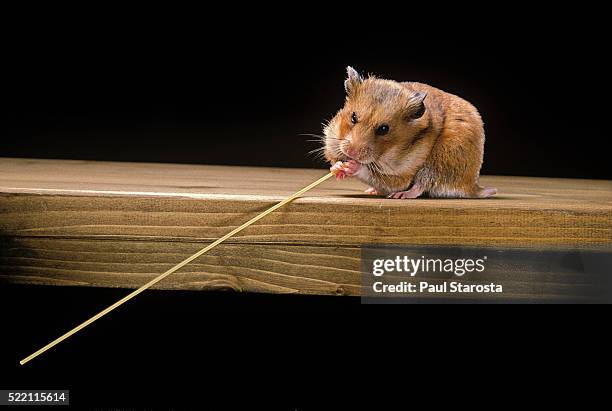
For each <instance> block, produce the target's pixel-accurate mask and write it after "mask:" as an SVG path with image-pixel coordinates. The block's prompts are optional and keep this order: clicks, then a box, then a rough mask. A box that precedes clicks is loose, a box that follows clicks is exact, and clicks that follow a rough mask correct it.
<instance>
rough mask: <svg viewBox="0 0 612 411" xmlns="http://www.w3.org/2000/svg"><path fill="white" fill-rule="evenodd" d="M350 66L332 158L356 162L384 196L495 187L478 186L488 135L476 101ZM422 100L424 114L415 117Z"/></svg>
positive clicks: (479, 191) (334, 124)
mask: <svg viewBox="0 0 612 411" xmlns="http://www.w3.org/2000/svg"><path fill="white" fill-rule="evenodd" d="M347 70H348V78H347V80H346V82H345V87H346V91H347V96H346V102H345V105H344V107H343V108H342V109H341V110H340V111H339V112H338V113H337V114H336V116H335V117H334V118H333V119H332V120H331V121H330V123H329V125H327V126H326V127H325V130H324V133H325V137H326V138H325V157H326V158H327V160H328V161H329V162H330V163H332V164H334V163H335V162H337V161H348V160H351V159H353V160H357V161H358V162H359V163H361V168H360V170H359V171H358V172H357V173H356V174H355V176H356V177H358V178H359V179H360V180H362V181H364V182H365V183H367V184H369V185H370V186H372V187H373V188H374V189H376V191H378V192H379V193H382V194H392V193H396V192H401V191H404V190H408V189H409V188H411V187H414V188H415V189H416V188H418V189H419V190H417V192H418V194H417V195H420V192H421V191H422V192H423V193H424V194H427V195H428V196H430V197H454V198H457V197H488V196H491V195H493V194H494V193H495V189H484V188H482V187H480V186H479V185H478V177H479V173H480V167H481V165H482V159H483V151H484V140H485V138H484V128H483V123H482V120H481V118H480V114H479V113H478V111H477V110H476V108H475V107H474V106H472V105H471V104H470V103H468V102H467V101H465V100H463V99H461V98H460V97H457V96H455V95H453V94H449V93H446V92H444V91H442V90H439V89H437V88H435V87H431V86H428V85H426V84H421V83H398V82H395V81H391V80H383V79H379V78H376V77H373V76H371V77H369V78H366V79H363V78H361V76H359V75H358V74H357V72H355V71H354V70H353V69H352V68H350V67H349V68H347ZM423 98H424V100H423ZM422 104H424V106H425V112H424V114H423V115H422V116H421V117H420V118H414V116H415V115H417V114H415V113H416V112H418V110H419V108H421V107H422ZM353 112H355V113H356V114H357V117H358V122H357V124H352V122H351V115H352V113H353ZM381 124H387V125H388V126H389V133H388V134H387V135H376V134H375V130H376V128H377V127H379V126H380V125H381ZM349 153H350V154H352V155H349Z"/></svg>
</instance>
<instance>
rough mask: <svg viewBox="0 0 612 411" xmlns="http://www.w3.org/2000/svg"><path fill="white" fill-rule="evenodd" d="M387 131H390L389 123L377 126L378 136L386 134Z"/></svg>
mask: <svg viewBox="0 0 612 411" xmlns="http://www.w3.org/2000/svg"><path fill="white" fill-rule="evenodd" d="M387 133H389V126H388V125H386V124H381V125H380V126H378V127H376V135H377V136H384V135H385V134H387Z"/></svg>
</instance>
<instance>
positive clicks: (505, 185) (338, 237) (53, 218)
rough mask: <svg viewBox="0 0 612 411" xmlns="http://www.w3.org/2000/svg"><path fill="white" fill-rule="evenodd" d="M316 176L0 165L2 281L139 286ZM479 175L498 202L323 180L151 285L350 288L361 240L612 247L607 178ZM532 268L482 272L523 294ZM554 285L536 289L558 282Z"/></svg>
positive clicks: (51, 163)
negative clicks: (381, 194)
mask: <svg viewBox="0 0 612 411" xmlns="http://www.w3.org/2000/svg"><path fill="white" fill-rule="evenodd" d="M324 173H325V171H324V170H301V169H278V168H254V167H221V166H195V165H170V164H145V163H138V164H136V163H109V162H88V161H55V160H28V159H0V241H1V242H2V246H1V249H0V266H1V269H0V280H2V281H8V282H19V283H36V284H54V285H62V284H66V285H84V286H85V285H87V286H103V287H129V288H135V287H137V286H139V285H142V284H143V283H145V282H146V281H148V280H150V279H151V278H153V277H154V276H155V275H157V274H159V273H161V272H163V271H164V270H166V269H168V268H169V267H170V266H172V265H173V264H175V263H177V262H179V261H181V260H182V259H183V258H185V257H187V256H188V255H190V254H192V253H194V252H195V251H197V250H198V249H200V248H202V247H203V246H204V245H206V243H207V242H210V241H212V240H214V239H216V238H218V237H220V236H221V235H223V234H225V233H226V232H228V231H229V230H231V229H232V228H235V227H237V226H238V225H240V224H242V223H243V222H244V221H246V220H247V219H249V218H251V217H253V216H254V215H255V214H256V213H258V212H261V211H263V210H264V209H266V208H267V207H269V206H271V205H272V204H274V203H275V202H277V201H280V200H282V199H283V198H284V197H286V196H287V195H289V194H291V193H293V192H295V191H296V190H298V189H299V188H301V187H303V186H305V185H307V184H309V183H310V182H312V181H314V180H315V179H316V178H318V177H320V176H321V175H323V174H324ZM481 182H482V184H483V185H487V186H494V187H497V188H498V190H499V193H500V194H499V196H497V197H496V198H493V199H487V200H432V199H419V200H410V201H407V200H388V199H384V198H378V197H370V196H367V195H364V194H362V192H363V189H364V188H365V187H363V186H362V185H361V184H360V183H359V182H357V181H344V182H335V181H329V182H326V183H324V184H323V185H322V186H320V187H318V188H316V189H314V190H312V191H311V192H309V193H307V195H306V196H305V197H303V198H301V199H298V200H296V201H295V202H293V203H292V204H290V205H288V206H287V207H285V208H283V209H281V210H278V211H277V212H275V213H273V214H272V215H270V216H268V217H266V218H265V219H264V220H262V221H261V222H259V223H257V224H256V225H254V226H252V227H249V228H247V229H246V230H244V231H243V232H242V233H240V234H239V235H237V236H236V237H235V238H232V239H230V240H228V242H227V243H225V244H224V245H222V246H220V247H219V248H218V249H216V250H214V251H212V252H211V254H210V255H205V256H202V257H201V259H199V260H197V261H195V262H194V263H192V264H190V265H189V266H187V267H185V268H184V269H182V270H181V271H180V272H178V273H175V274H173V275H172V276H170V277H169V278H168V279H166V280H164V281H163V282H161V283H160V284H158V288H167V289H202V290H210V289H230V290H237V291H255V292H279V293H307V294H329V295H358V294H359V293H360V277H359V271H360V270H359V260H360V247H361V246H362V245H364V244H371V243H379V244H411V245H417V244H425V245H431V246H441V245H460V246H484V247H509V248H516V247H519V248H528V249H563V248H571V249H583V248H585V249H586V248H592V247H599V248H602V247H603V248H605V249H608V248H609V247H611V245H612V228H611V221H612V182H610V181H601V180H569V179H545V178H528V177H492V176H484V177H482V180H481ZM527 274H528V273H508V272H503V270H500V271H499V272H498V273H492V274H491V275H492V276H494V277H495V276H497V277H496V278H497V279H499V280H500V281H504V282H505V283H507V284H508V286H509V287H510V290H511V293H512V294H513V295H516V296H521V295H532V294H533V292H529V289H532V288H529V287H528V285H529V283H530V282H531V283H532V284H533V278H531V279H529V276H528V275H527ZM532 277H533V276H532ZM549 280H550V279H549ZM549 282H550V283H551V284H553V286H552V288H549V289H547V290H545V291H546V292H542V289H540V292H539V294H538V295H554V294H555V293H558V292H560V291H559V290H562V284H560V283H559V287H556V288H555V286H554V281H549ZM513 287H514V288H513Z"/></svg>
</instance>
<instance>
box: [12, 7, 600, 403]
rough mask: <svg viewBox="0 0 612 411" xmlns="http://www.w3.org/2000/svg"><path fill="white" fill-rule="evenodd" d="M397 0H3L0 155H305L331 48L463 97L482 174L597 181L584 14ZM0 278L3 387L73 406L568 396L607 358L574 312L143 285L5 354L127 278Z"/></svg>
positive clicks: (197, 158)
mask: <svg viewBox="0 0 612 411" xmlns="http://www.w3.org/2000/svg"><path fill="white" fill-rule="evenodd" d="M408 6H409V7H408V8H407V9H403V8H402V9H399V8H397V9H396V8H394V7H396V6H393V7H391V6H385V5H380V6H376V5H367V6H360V5H357V4H350V3H347V4H344V5H342V6H341V7H339V8H338V9H336V10H335V12H334V11H333V10H330V8H331V6H330V5H329V4H328V5H325V6H319V7H315V6H314V5H313V7H312V8H308V10H307V9H306V8H304V6H302V5H296V4H293V5H287V6H280V5H278V6H273V7H269V8H267V7H265V6H263V5H256V6H252V7H251V8H247V6H244V5H240V4H232V5H231V9H232V10H229V11H227V10H226V11H220V10H219V9H216V8H215V9H213V8H212V6H208V5H206V4H201V5H200V7H201V8H199V9H193V10H187V9H185V10H180V11H170V10H166V9H161V10H156V12H154V13H151V10H150V9H149V8H142V9H140V10H135V11H129V12H128V11H127V10H125V9H114V10H102V9H98V10H82V9H79V8H65V9H62V10H58V9H57V8H56V7H58V6H55V5H54V6H53V7H54V8H53V9H52V10H41V9H36V10H34V9H33V8H32V9H30V10H26V11H20V12H19V13H17V12H15V13H12V12H8V11H7V12H6V14H5V15H4V17H5V20H6V21H5V24H4V25H3V27H2V31H3V40H4V41H3V49H2V58H3V70H4V74H3V77H2V78H3V80H2V82H3V90H2V100H3V113H2V114H3V117H4V121H2V123H1V125H0V126H1V127H2V143H1V146H0V147H1V148H0V156H19V157H40V158H71V159H95V160H119V161H154V162H185V163H202V164H239V165H243V164H244V165H262V166H283V167H323V165H322V164H321V163H317V162H316V161H314V160H313V159H311V158H309V157H308V156H307V155H306V152H307V151H308V150H310V149H312V148H314V147H315V144H314V143H311V142H308V141H307V140H308V139H309V137H305V136H301V135H300V134H301V133H319V132H320V129H321V127H320V123H321V122H322V121H323V120H324V119H326V118H329V117H331V116H332V115H333V114H334V112H335V111H336V110H337V109H338V108H339V107H340V105H341V104H342V101H343V87H342V81H343V78H344V70H345V69H344V67H345V66H346V65H348V64H350V65H353V66H355V67H356V68H358V69H359V70H361V71H365V72H373V73H376V74H378V75H380V76H384V77H388V78H393V79H397V80H417V81H423V82H427V83H430V84H432V85H434V86H438V87H440V88H442V89H444V90H447V91H449V92H453V93H455V94H458V95H461V96H463V97H465V98H466V99H468V100H470V101H471V102H473V103H474V104H475V105H476V106H477V107H478V108H479V109H480V111H481V113H482V115H483V117H484V120H485V123H486V130H487V138H488V139H487V145H486V157H485V164H484V167H483V173H487V174H505V175H534V176H561V177H582V178H610V170H609V166H608V164H609V160H608V153H607V150H606V149H605V147H606V143H607V139H608V137H609V135H608V129H607V125H606V118H607V110H608V107H607V104H606V102H607V95H606V93H607V91H608V88H609V87H608V79H607V73H608V72H609V70H608V67H607V63H606V62H604V56H605V55H606V54H607V53H608V45H607V42H606V40H605V38H604V33H605V31H606V30H605V29H606V24H607V23H606V22H604V21H602V20H603V17H605V13H603V12H601V11H597V10H588V9H587V8H586V6H583V8H582V9H576V8H575V7H573V8H567V9H562V8H561V7H560V6H556V7H555V8H552V7H551V8H547V9H544V10H540V11H536V10H534V8H533V7H534V6H533V5H520V4H517V3H513V5H512V7H511V8H509V6H506V7H504V6H498V5H496V6H495V7H496V9H487V8H486V7H485V6H481V7H479V8H478V9H477V10H476V9H475V10H467V9H462V10H452V9H450V8H447V6H442V5H436V10H432V11H423V10H416V8H415V7H414V6H413V5H408ZM397 7H399V6H397ZM51 11H53V13H51ZM444 11H445V13H443V12H444ZM477 11H478V12H479V13H478V14H476V12H477ZM600 17H601V18H600ZM0 291H1V292H0V309H1V312H2V313H3V332H2V340H3V345H4V346H3V347H2V363H1V370H2V371H1V372H0V376H1V377H2V378H1V381H0V383H1V384H2V386H3V387H6V388H42V389H44V388H69V389H71V390H72V400H73V404H76V405H77V406H79V407H81V408H84V407H91V406H93V405H98V406H102V407H110V406H123V407H136V406H142V405H143V404H147V405H149V406H158V407H160V406H164V405H170V404H172V405H181V406H188V405H190V404H191V405H194V404H200V406H199V407H195V408H198V409H201V408H205V406H204V405H208V404H210V403H211V402H213V401H215V402H218V401H221V402H222V403H223V404H225V405H230V406H231V405H235V404H237V403H244V404H247V406H246V407H248V409H251V407H252V404H256V403H261V402H270V401H272V402H274V401H277V400H284V404H285V405H289V406H290V407H291V408H287V409H293V408H295V407H297V408H298V409H303V408H304V407H305V406H306V405H307V404H313V403H316V402H319V400H321V399H322V397H325V400H324V401H323V403H324V404H326V405H330V404H340V405H341V407H340V408H345V407H346V404H348V403H354V402H357V403H360V404H361V405H363V404H364V403H365V402H379V401H388V400H391V401H399V402H401V403H403V404H412V403H413V402H416V401H419V400H425V401H428V403H429V404H430V405H432V404H437V405H440V404H443V403H445V402H450V403H452V404H453V405H456V404H458V403H461V402H463V403H465V402H468V403H470V404H471V405H474V403H476V402H481V403H482V402H483V401H484V402H485V403H487V401H489V402H488V404H489V405H490V404H500V403H504V404H512V403H514V404H516V405H518V404H521V405H524V404H523V403H522V398H524V396H529V397H530V399H529V401H530V404H534V405H535V404H537V403H538V399H537V398H539V399H540V400H541V401H543V403H544V404H547V405H549V404H550V402H551V401H552V400H555V399H562V400H563V401H564V403H566V405H567V404H568V403H569V400H570V397H573V396H579V394H578V393H577V388H578V387H577V386H576V385H575V384H574V381H575V378H576V377H577V376H579V377H580V379H581V380H582V381H583V382H588V383H592V381H591V380H590V379H589V376H590V375H592V374H591V370H590V367H592V366H598V367H605V366H606V364H607V363H609V356H608V355H606V354H605V353H604V352H602V351H601V350H602V349H603V348H604V347H605V345H604V343H605V341H606V338H605V336H604V332H605V331H606V330H607V328H608V327H607V323H606V322H601V321H600V320H599V319H598V316H597V315H596V314H597V313H596V312H595V310H590V311H588V312H585V311H583V312H582V313H580V312H576V311H570V310H569V309H566V310H561V311H562V312H561V314H559V312H558V311H557V310H555V311H554V312H553V309H552V307H551V308H548V307H542V308H538V309H537V310H536V309H533V308H529V307H501V306H496V307H487V308H486V309H484V307H481V306H473V307H461V308H460V309H459V308H457V307H450V306H436V307H433V306H401V307H395V306H394V307H371V306H370V307H364V306H361V305H360V304H359V300H358V299H353V298H327V297H299V296H264V295H235V294H224V293H220V294H218V293H212V294H208V293H188V292H155V291H147V292H146V293H144V294H143V295H141V296H140V297H138V298H137V299H135V300H134V301H131V302H130V303H129V304H128V305H127V306H124V307H122V308H120V309H119V310H117V311H115V312H113V313H112V314H111V315H109V316H108V317H107V318H105V319H103V320H100V321H98V322H97V323H96V325H94V326H92V327H88V329H87V330H84V331H83V332H81V333H79V334H78V335H76V336H74V337H72V338H71V339H70V340H68V341H66V342H64V343H62V344H61V345H60V346H58V347H56V349H54V350H52V351H50V352H48V353H46V354H45V355H43V356H41V357H40V358H38V359H36V360H34V361H33V362H32V363H30V364H29V365H27V366H25V367H20V366H18V365H17V361H18V360H19V359H21V358H23V357H24V356H25V355H28V354H29V353H30V352H32V351H33V350H35V349H37V348H39V347H40V346H41V345H42V344H45V343H47V342H48V341H49V340H50V339H51V338H54V337H56V336H58V335H59V334H60V333H62V332H64V331H66V330H67V329H69V328H71V327H73V326H74V325H76V324H77V323H79V322H81V321H83V320H85V319H86V318H88V317H89V316H90V315H92V314H93V313H95V312H97V311H99V310H101V309H103V308H105V307H106V306H108V305H109V304H111V303H113V302H115V301H116V300H117V299H119V298H121V297H122V296H124V295H125V294H126V293H127V291H126V290H104V289H82V288H70V287H22V286H6V285H2V286H1V287H0ZM527 311H529V312H527ZM576 337H578V338H579V342H580V341H581V342H582V343H583V344H585V345H587V346H588V347H587V348H588V349H584V348H583V347H582V346H580V345H579V342H576V341H575V340H573V339H575V338H576ZM556 348H559V349H560V350H561V351H560V352H558V351H557V350H556ZM606 351H608V350H606ZM576 353H579V355H580V358H579V359H574V357H573V354H576ZM570 370H571V371H570ZM514 376H516V377H514ZM508 378H510V381H508V380H507V379H508ZM544 382H549V383H553V384H555V386H554V388H553V389H548V388H546V387H545V385H544ZM590 387H591V392H589V394H588V397H581V398H580V400H581V405H584V404H585V402H584V401H585V398H588V399H594V398H595V397H596V394H597V393H601V391H599V389H598V387H597V385H595V384H591V386H590ZM533 395H536V397H537V398H534V397H533ZM541 403H542V402H541ZM243 408H244V407H243ZM320 408H321V407H318V409H320ZM373 408H374V409H379V408H381V407H380V405H379V406H377V407H373ZM402 408H404V407H402Z"/></svg>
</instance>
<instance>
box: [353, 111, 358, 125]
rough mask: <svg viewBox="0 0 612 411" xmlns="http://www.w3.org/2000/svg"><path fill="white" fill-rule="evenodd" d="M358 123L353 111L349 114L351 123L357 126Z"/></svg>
mask: <svg viewBox="0 0 612 411" xmlns="http://www.w3.org/2000/svg"><path fill="white" fill-rule="evenodd" d="M358 122H359V119H358V118H357V113H355V112H354V111H353V114H351V123H353V124H357V123H358Z"/></svg>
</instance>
